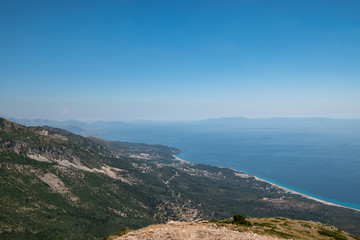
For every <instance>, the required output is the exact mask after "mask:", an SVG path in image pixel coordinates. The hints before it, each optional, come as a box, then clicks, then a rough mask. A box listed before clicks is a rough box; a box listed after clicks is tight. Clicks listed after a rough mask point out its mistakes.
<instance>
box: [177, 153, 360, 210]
mask: <svg viewBox="0 0 360 240" xmlns="http://www.w3.org/2000/svg"><path fill="white" fill-rule="evenodd" d="M173 157H174V158H175V159H176V160H178V161H180V162H184V163H190V164H192V163H191V162H188V161H185V160H184V159H182V158H179V157H178V156H176V155H175V154H173ZM217 167H219V166H217ZM221 168H223V167H221ZM231 170H233V171H235V173H237V174H239V175H238V176H239V177H244V176H243V175H247V176H251V177H253V178H254V179H255V180H257V181H262V182H266V183H268V184H270V185H272V186H274V187H277V188H280V189H282V190H284V191H285V192H287V193H291V194H296V195H300V196H302V197H304V198H307V199H310V200H313V201H317V202H320V203H323V204H326V205H330V206H335V207H341V208H347V209H351V210H354V211H357V212H359V213H360V209H357V208H352V207H348V206H344V205H340V204H336V203H332V202H329V201H325V200H322V199H319V198H316V197H312V196H309V195H306V194H304V193H300V192H297V191H295V190H292V189H289V188H286V187H283V186H280V185H278V184H275V183H272V182H270V181H268V180H265V179H262V178H259V177H257V176H255V175H253V174H249V173H246V172H242V171H239V170H235V169H232V168H231Z"/></svg>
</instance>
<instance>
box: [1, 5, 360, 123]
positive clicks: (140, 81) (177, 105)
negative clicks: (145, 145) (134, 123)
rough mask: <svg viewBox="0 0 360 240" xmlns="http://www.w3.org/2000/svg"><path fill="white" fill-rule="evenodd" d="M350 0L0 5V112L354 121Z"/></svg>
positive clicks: (359, 86) (358, 72) (359, 47)
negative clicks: (317, 118) (313, 118)
mask: <svg viewBox="0 0 360 240" xmlns="http://www.w3.org/2000/svg"><path fill="white" fill-rule="evenodd" d="M359 12H360V1H340V0H339V1H332V0H318V1H317V0H311V1H310V0H302V1H300V0H284V1H277V0H274V1H267V0H262V1H260V0H238V1H230V0H229V1H220V0H219V1H211V0H209V1H205V0H204V1H195V0H192V1H176V0H173V1H170V0H168V1H152V0H146V1H145V0H144V1H134V0H130V1H126V0H122V1H118V0H114V1H110V0H109V1H100V0H99V1H66V0H65V1H63V0H62V1H55V0H54V1H37V0H34V1H27V0H24V1H17V0H0V36H1V37H0V84H1V86H0V114H1V115H5V116H9V117H17V118H48V119H57V120H63V119H78V120H99V119H102V120H130V119H159V120H160V119H161V120H163V119H204V118H213V117H226V116H245V117H333V118H360V14H359Z"/></svg>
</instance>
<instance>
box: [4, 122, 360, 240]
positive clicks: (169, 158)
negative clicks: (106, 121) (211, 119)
mask: <svg viewBox="0 0 360 240" xmlns="http://www.w3.org/2000/svg"><path fill="white" fill-rule="evenodd" d="M178 152H179V150H177V149H174V148H169V147H165V146H161V145H147V144H134V143H122V142H109V141H106V140H103V139H98V138H94V137H89V138H85V137H82V136H78V135H75V134H72V133H71V132H68V131H66V130H62V129H56V128H50V127H24V126H22V125H19V124H16V123H13V122H10V121H7V120H5V119H2V118H0V219H1V221H0V238H1V239H95V238H100V237H104V236H109V235H111V234H114V233H116V232H117V231H119V229H121V228H122V227H129V228H131V229H137V228H141V227H144V226H147V225H150V224H156V223H164V222H167V221H169V220H181V221H192V220H194V219H197V218H207V219H211V218H217V219H224V218H227V217H228V216H232V215H233V214H234V213H236V212H241V213H243V214H245V215H246V216H250V217H287V218H294V219H302V220H312V221H319V222H323V223H326V224H331V225H335V226H336V227H338V228H341V229H344V230H346V231H348V232H350V233H352V234H354V235H359V236H360V229H359V227H358V226H359V225H360V214H359V212H358V211H354V210H351V209H346V208H340V207H336V206H329V205H325V204H322V203H320V202H316V201H313V200H310V199H306V198H304V197H301V196H299V195H295V194H291V193H289V192H287V191H286V190H284V189H280V188H277V187H275V186H273V185H271V184H268V183H266V182H263V181H259V180H258V179H256V178H254V177H253V176H250V175H247V174H243V173H239V172H236V171H234V170H231V169H227V168H219V167H213V166H207V165H199V164H191V163H187V162H183V161H179V160H177V159H176V158H175V157H174V156H173V155H174V154H176V153H178Z"/></svg>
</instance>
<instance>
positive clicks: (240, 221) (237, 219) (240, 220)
mask: <svg viewBox="0 0 360 240" xmlns="http://www.w3.org/2000/svg"><path fill="white" fill-rule="evenodd" d="M232 223H233V224H236V225H245V226H252V224H251V222H249V221H248V220H246V218H245V217H244V216H243V215H241V214H235V215H234V217H233V221H232Z"/></svg>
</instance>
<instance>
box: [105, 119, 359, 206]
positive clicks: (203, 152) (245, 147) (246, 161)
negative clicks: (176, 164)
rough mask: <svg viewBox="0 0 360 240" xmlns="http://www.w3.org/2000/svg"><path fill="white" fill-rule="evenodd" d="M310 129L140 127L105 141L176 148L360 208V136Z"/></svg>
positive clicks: (190, 157)
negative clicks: (141, 143)
mask: <svg viewBox="0 0 360 240" xmlns="http://www.w3.org/2000/svg"><path fill="white" fill-rule="evenodd" d="M310 125H311V126H310V127H309V126H308V125H306V126H305V125H300V126H298V125H297V124H295V125H294V124H292V125H291V124H290V125H289V126H287V125H286V126H284V125H283V124H280V125H279V124H255V125H254V124H252V125H251V124H250V125H249V124H225V125H224V124H218V123H216V124H213V123H210V124H208V123H205V124H203V123H196V124H193V123H192V124H134V125H129V126H126V127H121V128H113V129H108V134H106V135H102V136H100V137H103V138H106V139H109V140H117V141H129V142H143V143H151V144H153V143H156V144H163V145H167V146H171V147H175V148H178V149H180V150H181V153H180V154H179V155H178V156H179V157H180V158H182V159H184V160H186V161H189V162H193V163H203V164H210V165H215V166H222V167H228V168H232V169H235V170H238V171H242V172H246V173H250V174H253V175H255V176H257V177H260V178H262V179H265V180H268V181H270V182H273V183H275V184H277V185H281V186H284V187H287V188H290V189H292V190H295V191H297V192H301V193H304V194H306V195H309V196H313V197H316V198H319V199H322V200H326V201H329V202H333V203H336V204H340V205H343V206H348V207H352V208H357V209H360V132H359V131H358V129H357V128H355V129H351V126H349V128H346V126H345V128H341V127H339V125H336V124H335V125H334V124H328V125H327V126H326V127H325V128H324V124H321V123H319V124H318V123H316V124H315V125H314V124H310ZM325 125H326V124H325ZM333 125H334V127H333V128H332V127H331V126H333ZM345 125H346V124H345ZM259 126H265V127H259ZM269 126H270V127H269ZM279 126H280V127H279ZM294 126H295V127H294ZM316 126H318V128H317V127H316ZM334 128H335V129H334Z"/></svg>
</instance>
